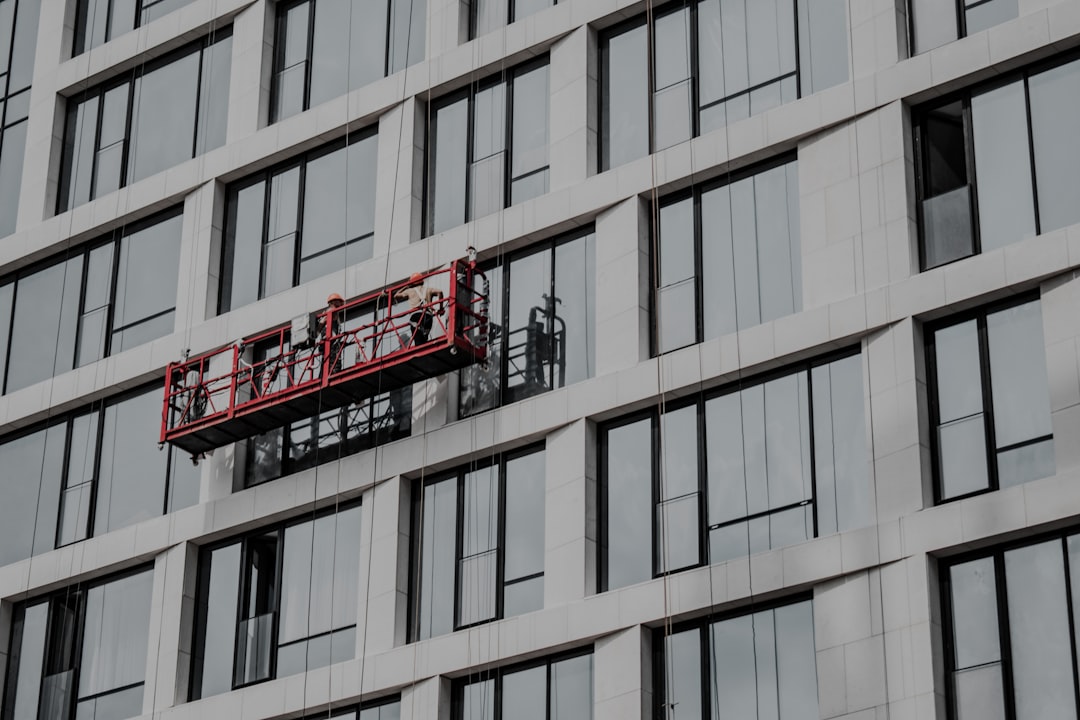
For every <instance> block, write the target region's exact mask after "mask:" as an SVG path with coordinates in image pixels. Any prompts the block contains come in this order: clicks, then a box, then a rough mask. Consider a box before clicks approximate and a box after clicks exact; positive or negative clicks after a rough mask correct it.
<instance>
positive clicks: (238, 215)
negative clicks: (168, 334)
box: [220, 131, 378, 312]
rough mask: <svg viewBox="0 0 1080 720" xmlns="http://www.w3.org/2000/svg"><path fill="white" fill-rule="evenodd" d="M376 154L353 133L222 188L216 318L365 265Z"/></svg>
mask: <svg viewBox="0 0 1080 720" xmlns="http://www.w3.org/2000/svg"><path fill="white" fill-rule="evenodd" d="M377 151H378V136H377V135H375V133H374V132H373V131H363V132H358V133H352V134H351V136H350V137H349V138H348V141H347V142H345V141H338V142H336V143H333V144H332V145H330V146H328V147H324V148H320V149H319V150H316V151H314V152H311V153H308V154H307V155H304V156H301V157H300V158H298V159H293V160H289V161H288V162H287V163H286V164H285V165H283V166H279V167H277V168H271V169H270V170H268V171H265V172H260V173H258V174H256V175H253V176H251V177H248V178H245V179H243V180H241V181H239V182H238V183H235V184H234V185H232V186H230V187H229V188H228V190H227V193H226V206H225V215H226V220H225V249H224V253H223V258H222V263H223V272H222V282H221V299H220V305H221V307H220V310H221V312H227V311H229V310H234V309H236V308H238V307H241V306H243V305H247V304H248V303H252V302H255V301H256V300H258V299H260V298H263V297H266V296H268V295H272V294H274V293H276V292H281V291H282V290H286V289H288V288H291V287H294V286H295V285H297V284H300V283H304V282H307V281H308V280H311V279H313V278H316V277H320V276H322V275H325V274H327V273H330V272H333V271H334V270H340V269H341V268H342V267H345V266H347V265H354V264H356V263H358V262H362V261H364V260H368V259H370V258H371V256H372V254H373V253H374V250H375V183H376V174H375V172H376V154H377Z"/></svg>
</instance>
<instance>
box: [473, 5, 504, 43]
mask: <svg viewBox="0 0 1080 720" xmlns="http://www.w3.org/2000/svg"><path fill="white" fill-rule="evenodd" d="M473 5H474V7H475V8H476V9H475V11H474V13H475V17H474V19H473V23H474V27H475V31H474V32H473V37H480V36H481V35H486V34H487V33H489V32H491V31H492V30H495V29H496V28H500V27H502V26H504V25H506V23H507V20H508V18H507V12H506V11H507V0H473Z"/></svg>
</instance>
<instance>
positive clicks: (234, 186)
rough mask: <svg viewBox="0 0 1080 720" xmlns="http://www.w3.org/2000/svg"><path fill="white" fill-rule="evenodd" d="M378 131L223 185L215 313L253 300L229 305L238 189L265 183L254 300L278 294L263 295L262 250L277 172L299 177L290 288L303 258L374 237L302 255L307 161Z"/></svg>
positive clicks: (360, 133) (362, 133)
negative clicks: (234, 203) (229, 240)
mask: <svg viewBox="0 0 1080 720" xmlns="http://www.w3.org/2000/svg"><path fill="white" fill-rule="evenodd" d="M307 1H309V0H300V2H307ZM378 134H379V128H378V124H377V123H376V124H375V125H371V126H369V127H365V128H363V129H361V130H356V131H352V132H349V133H347V134H346V135H345V136H343V137H340V138H338V139H337V140H334V141H332V142H329V143H326V144H325V145H321V146H319V147H317V148H314V149H312V150H309V151H307V152H304V153H300V154H299V155H295V156H293V157H291V158H288V159H286V160H283V161H281V162H279V163H276V164H274V165H271V166H270V167H268V168H266V169H263V170H258V171H256V172H253V173H251V174H249V175H245V176H244V177H242V178H240V179H239V180H236V181H235V182H231V183H229V184H228V185H227V186H226V188H225V202H224V217H223V220H222V238H223V240H222V252H221V259H220V260H219V265H218V271H219V273H220V274H219V277H220V278H221V280H220V281H219V283H218V300H217V314H218V315H223V314H225V313H227V312H232V311H233V310H236V309H238V308H241V307H246V306H247V305H251V304H253V303H243V304H240V305H237V306H235V307H234V306H233V304H232V297H231V291H232V285H233V267H234V264H235V253H236V247H235V245H233V246H231V247H229V246H227V238H228V234H229V232H230V230H231V228H230V227H229V215H230V210H231V208H230V205H231V204H232V200H233V198H234V197H237V196H238V195H239V193H240V192H241V191H243V190H246V189H248V188H251V187H254V186H256V185H258V184H259V183H260V182H261V183H263V184H264V187H263V199H262V215H261V218H260V223H261V225H262V229H261V230H260V239H259V278H258V281H259V290H258V298H257V299H256V300H255V301H254V302H261V301H262V300H265V299H266V298H268V297H271V295H275V294H277V292H275V293H271V294H269V295H268V294H266V273H265V270H266V253H265V249H266V246H267V244H268V240H267V234H268V233H269V231H270V228H269V225H270V211H269V210H270V207H271V200H272V192H273V180H274V178H275V177H278V176H280V175H284V174H285V173H287V172H289V171H290V170H293V169H297V170H298V171H299V177H298V179H297V192H296V211H297V214H296V226H297V227H296V232H295V233H294V234H295V236H296V237H295V238H294V240H293V263H292V264H293V267H292V285H291V287H292V288H295V287H299V286H300V284H301V283H300V265H301V263H302V261H304V260H310V259H312V258H316V257H320V256H322V255H326V254H328V253H331V252H334V251H335V250H339V249H342V248H348V246H349V245H352V244H354V243H357V242H360V241H362V240H364V239H366V238H369V237H370V238H374V237H375V235H376V232H375V231H372V232H371V233H370V234H368V235H363V236H360V237H357V238H351V239H347V240H345V241H344V242H341V243H338V244H337V245H334V246H333V247H329V248H325V249H323V250H320V251H319V252H317V253H315V254H314V255H309V256H306V257H304V256H302V255H301V251H302V249H303V241H304V201H305V198H306V190H307V167H308V165H309V164H310V163H312V162H314V161H316V160H319V159H321V158H323V157H326V156H327V155H330V154H331V153H334V152H337V151H339V150H345V151H346V152H348V150H347V148H348V147H350V146H352V145H354V144H356V143H360V142H363V141H365V140H370V139H371V138H376V139H377V138H378ZM347 159H348V158H346V161H347ZM346 167H347V166H346ZM320 277H324V276H320ZM226 279H228V281H229V285H228V290H229V293H228V294H229V295H230V297H226V292H225V291H226V286H225V281H226ZM314 279H315V278H312V279H311V280H314ZM311 280H307V281H305V282H311ZM278 292H283V291H278Z"/></svg>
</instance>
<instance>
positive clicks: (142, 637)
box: [0, 569, 154, 720]
mask: <svg viewBox="0 0 1080 720" xmlns="http://www.w3.org/2000/svg"><path fill="white" fill-rule="evenodd" d="M153 581H154V576H153V570H151V569H148V570H143V571H141V572H137V573H134V574H129V575H125V576H122V577H119V578H115V579H111V580H106V581H104V582H97V583H94V584H91V585H86V586H75V587H71V588H66V589H64V590H62V591H60V592H59V593H56V594H55V595H53V596H51V597H49V598H46V599H44V600H34V601H31V602H28V603H20V604H19V605H17V606H16V608H15V612H14V623H13V630H14V632H13V633H12V636H11V655H10V656H9V658H10V660H9V663H8V674H7V677H8V682H7V683H6V684H5V685H6V687H5V695H4V704H3V712H2V714H0V716H2V717H3V718H4V720H31V719H32V718H58V719H64V718H78V720H83V719H84V718H86V719H88V720H94V719H95V718H98V719H101V720H104V719H106V718H107V719H109V720H123V719H124V718H131V717H136V716H138V715H141V714H142V705H143V684H144V682H145V680H146V667H147V646H148V640H149V631H150V600H151V594H152V590H153Z"/></svg>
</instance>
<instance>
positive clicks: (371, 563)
mask: <svg viewBox="0 0 1080 720" xmlns="http://www.w3.org/2000/svg"><path fill="white" fill-rule="evenodd" d="M409 485H410V483H409V481H408V480H406V479H405V478H402V477H400V476H398V477H394V478H391V479H390V480H388V481H386V482H383V483H380V484H378V485H376V486H375V487H374V488H373V489H372V490H370V491H368V492H366V493H365V494H364V502H363V505H362V506H361V507H362V515H363V520H362V522H361V526H360V528H361V529H360V533H361V534H360V573H359V582H360V588H359V591H358V593H357V598H358V602H357V607H356V611H357V624H356V627H357V633H356V657H360V656H361V654H362V653H366V654H367V655H371V654H372V653H378V652H382V651H384V650H390V649H392V648H394V647H399V646H401V645H404V644H405V640H406V637H405V634H406V629H407V621H408V617H409V602H408V601H409V520H410V517H409V515H410V512H409V511H410V508H411V505H410V487H409Z"/></svg>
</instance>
